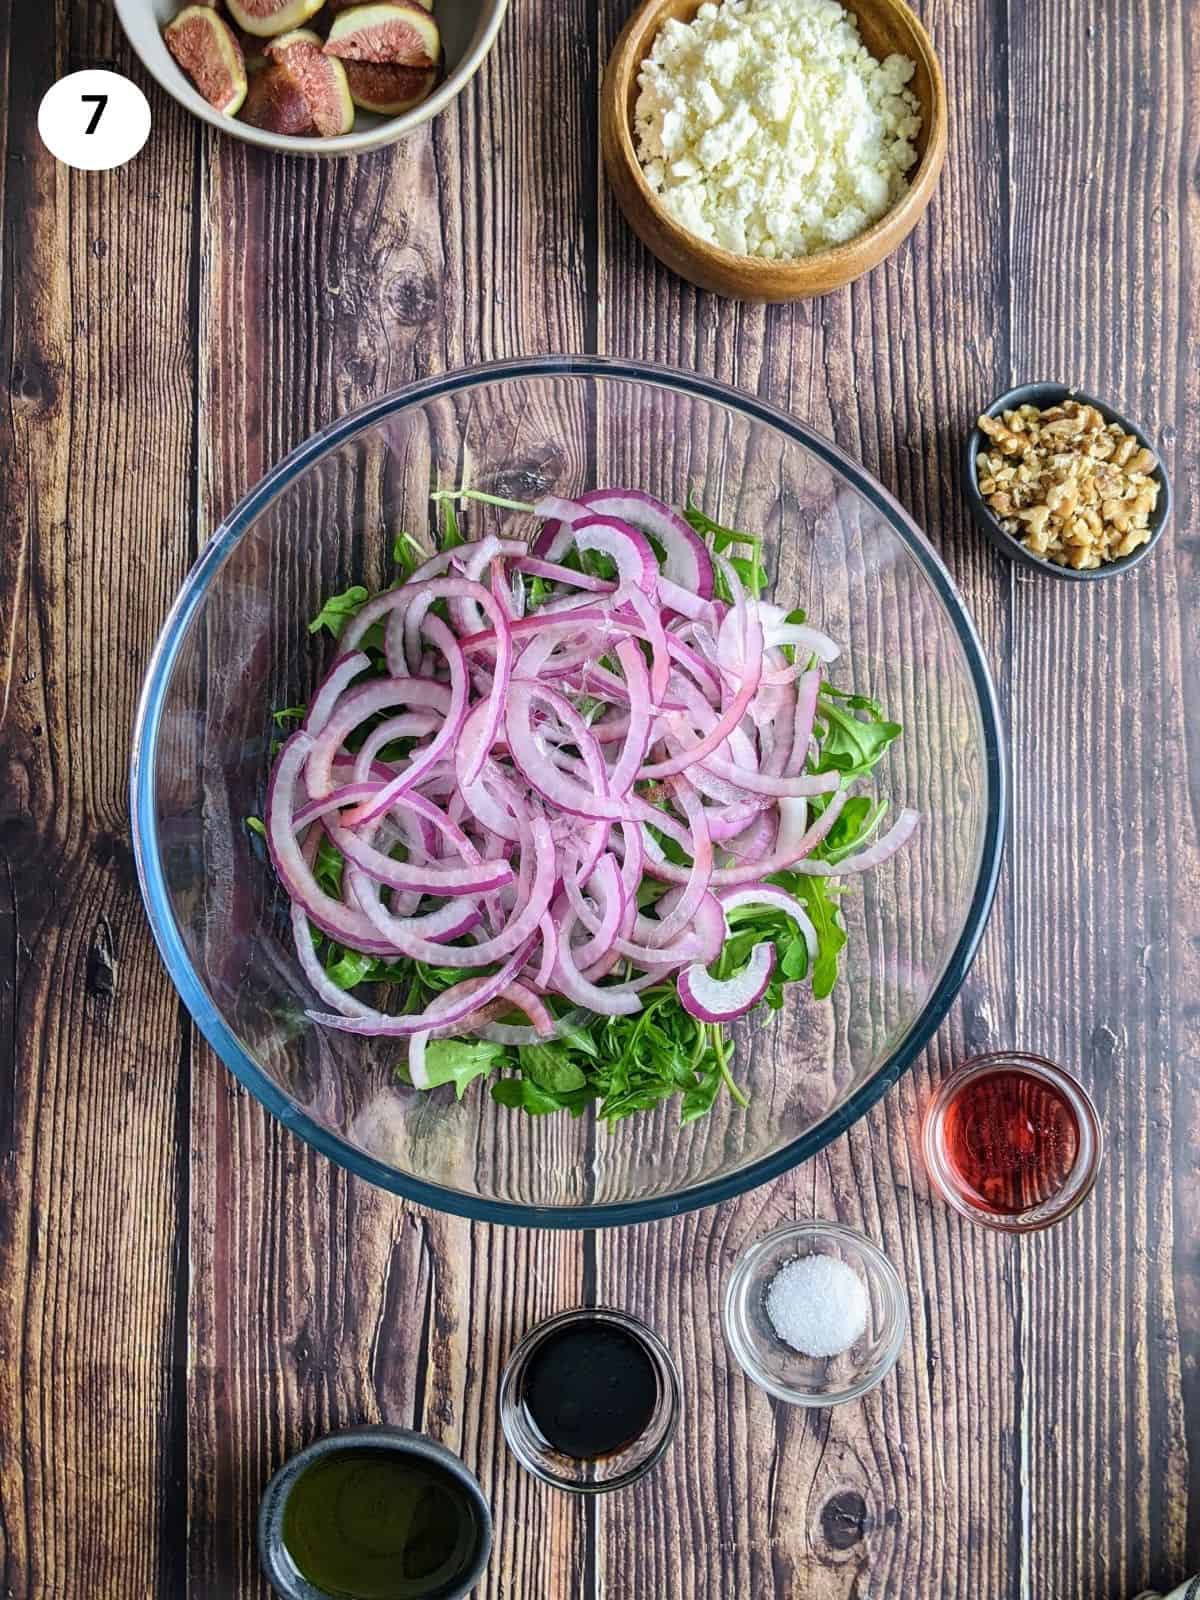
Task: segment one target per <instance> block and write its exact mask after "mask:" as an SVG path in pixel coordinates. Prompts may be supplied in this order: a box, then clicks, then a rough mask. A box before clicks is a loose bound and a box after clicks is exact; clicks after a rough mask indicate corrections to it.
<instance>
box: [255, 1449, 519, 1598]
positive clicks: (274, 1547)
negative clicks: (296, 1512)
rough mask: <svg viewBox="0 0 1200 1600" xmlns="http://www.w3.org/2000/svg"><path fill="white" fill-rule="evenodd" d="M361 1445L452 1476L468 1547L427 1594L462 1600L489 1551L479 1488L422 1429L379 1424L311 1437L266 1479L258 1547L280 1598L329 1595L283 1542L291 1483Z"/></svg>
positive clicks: (487, 1516) (488, 1523) (488, 1524)
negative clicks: (450, 1574)
mask: <svg viewBox="0 0 1200 1600" xmlns="http://www.w3.org/2000/svg"><path fill="white" fill-rule="evenodd" d="M363 1450H372V1451H373V1450H380V1451H387V1452H390V1453H391V1454H393V1455H398V1456H400V1457H401V1458H403V1459H406V1460H408V1461H410V1462H411V1461H414V1460H415V1461H417V1462H424V1463H428V1465H429V1466H430V1467H432V1468H436V1469H440V1471H441V1472H443V1473H445V1474H446V1475H447V1476H448V1477H450V1478H452V1479H453V1480H454V1482H455V1484H456V1485H457V1486H458V1488H459V1489H461V1491H462V1494H463V1497H464V1499H465V1501H466V1502H467V1503H468V1504H469V1505H470V1508H471V1512H472V1515H473V1520H474V1548H473V1550H472V1551H471V1553H470V1555H469V1557H468V1558H467V1559H466V1560H465V1561H464V1562H463V1564H462V1569H461V1572H459V1573H456V1575H455V1578H454V1580H453V1581H452V1582H441V1583H438V1584H437V1585H436V1586H435V1587H434V1588H432V1589H430V1590H429V1591H428V1593H429V1600H462V1597H463V1596H465V1595H468V1594H470V1592H471V1590H472V1589H473V1588H474V1587H475V1585H476V1584H477V1583H478V1582H479V1579H480V1577H481V1575H482V1573H483V1569H484V1567H486V1566H487V1561H488V1556H489V1555H490V1554H491V1550H492V1514H491V1510H490V1508H489V1506H488V1503H487V1501H486V1500H485V1499H484V1495H483V1490H482V1489H481V1488H480V1487H479V1484H478V1483H477V1482H476V1481H475V1478H474V1477H473V1476H472V1474H471V1473H470V1472H469V1471H468V1470H467V1468H466V1467H465V1466H464V1465H463V1463H462V1462H461V1461H460V1460H459V1458H458V1457H457V1456H456V1455H454V1454H453V1453H452V1452H451V1451H449V1450H447V1449H446V1448H445V1446H444V1445H440V1444H438V1443H437V1442H436V1440H434V1439H427V1438H426V1437H425V1436H424V1434H420V1433H412V1432H410V1431H409V1430H408V1429H407V1428H393V1427H388V1426H387V1425H385V1424H378V1425H375V1426H364V1427H361V1428H347V1429H346V1430H345V1431H344V1432H342V1433H331V1434H329V1435H327V1436H326V1437H325V1438H324V1439H318V1440H316V1442H315V1443H313V1444H310V1445H309V1446H308V1447H307V1449H304V1450H301V1451H300V1452H299V1454H298V1455H294V1456H292V1457H291V1459H290V1460H288V1461H285V1462H284V1464H283V1466H282V1467H280V1469H279V1471H278V1472H277V1473H276V1474H275V1476H274V1477H273V1478H272V1479H271V1481H270V1483H268V1485H267V1487H266V1489H265V1490H264V1491H263V1497H262V1501H261V1503H260V1505H259V1510H258V1552H259V1558H260V1559H261V1561H262V1566H263V1571H264V1572H265V1574H266V1576H267V1579H268V1580H269V1582H270V1584H271V1587H272V1588H273V1589H274V1591H275V1593H276V1594H277V1595H280V1596H281V1597H282V1600H334V1597H333V1595H332V1594H331V1593H330V1591H329V1590H326V1589H322V1588H318V1587H317V1586H316V1585H315V1584H313V1583H310V1582H309V1580H308V1579H307V1578H306V1577H304V1575H303V1574H302V1573H301V1572H300V1571H299V1570H298V1569H297V1567H296V1564H295V1562H294V1561H293V1560H292V1558H291V1556H290V1554H289V1553H288V1549H287V1545H286V1543H285V1542H284V1513H285V1511H286V1509H287V1503H288V1498H289V1496H290V1494H291V1492H292V1490H293V1488H294V1487H295V1485H296V1484H297V1482H298V1481H299V1480H300V1478H301V1477H302V1476H303V1475H304V1473H305V1472H306V1471H307V1470H308V1468H309V1467H311V1466H312V1465H313V1464H314V1463H315V1462H319V1461H321V1460H323V1459H326V1458H328V1457H330V1456H333V1455H336V1454H339V1453H347V1452H349V1453H361V1452H362V1451H363ZM343 1592H344V1591H343Z"/></svg>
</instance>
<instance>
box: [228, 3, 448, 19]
mask: <svg viewBox="0 0 1200 1600" xmlns="http://www.w3.org/2000/svg"><path fill="white" fill-rule="evenodd" d="M214 3H215V0H214ZM363 4H365V0H325V10H326V11H327V12H328V13H329V15H330V16H331V17H336V16H337V14H338V12H339V11H348V10H349V9H350V7H351V6H361V5H363ZM419 4H420V5H421V6H422V7H423V8H424V9H425V10H426V11H432V10H433V0H419Z"/></svg>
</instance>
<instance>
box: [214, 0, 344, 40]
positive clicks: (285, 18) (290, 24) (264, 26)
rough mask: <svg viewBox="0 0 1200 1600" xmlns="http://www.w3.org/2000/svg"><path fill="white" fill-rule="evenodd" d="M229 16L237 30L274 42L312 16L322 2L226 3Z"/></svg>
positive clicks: (260, 0) (230, 0) (262, 0)
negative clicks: (277, 35) (241, 29)
mask: <svg viewBox="0 0 1200 1600" xmlns="http://www.w3.org/2000/svg"><path fill="white" fill-rule="evenodd" d="M225 3H226V4H227V5H228V7H229V14H230V16H231V17H232V18H233V20H234V21H235V22H236V23H237V25H238V27H239V28H245V30H246V32H247V33H252V34H254V36H255V38H258V39H273V38H274V37H275V36H276V34H280V33H290V32H291V31H292V29H293V28H301V27H303V26H304V24H305V23H306V22H307V21H308V19H309V17H315V16H316V14H317V12H318V11H320V9H321V6H322V5H323V4H324V0H225Z"/></svg>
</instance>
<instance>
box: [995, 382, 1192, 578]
mask: <svg viewBox="0 0 1200 1600" xmlns="http://www.w3.org/2000/svg"><path fill="white" fill-rule="evenodd" d="M1064 400H1080V401H1082V402H1083V404H1084V405H1089V406H1095V408H1096V410H1097V411H1098V412H1099V413H1100V415H1101V416H1102V417H1103V418H1104V420H1105V421H1106V422H1116V423H1119V424H1120V425H1121V427H1122V428H1124V430H1125V432H1126V433H1131V434H1133V436H1134V438H1135V439H1136V440H1137V441H1138V443H1139V444H1141V445H1144V446H1145V447H1146V449H1147V450H1149V451H1150V452H1151V454H1152V455H1153V456H1154V459H1155V462H1156V463H1157V468H1156V470H1157V473H1158V477H1159V480H1160V482H1161V483H1162V488H1161V490H1160V491H1159V496H1158V504H1157V505H1156V506H1155V508H1154V511H1153V513H1152V514H1151V517H1150V537H1149V539H1147V540H1146V543H1145V544H1143V545H1140V546H1139V547H1138V549H1136V550H1134V551H1133V553H1132V554H1131V555H1127V556H1121V557H1120V558H1119V559H1118V560H1116V561H1106V562H1105V563H1104V565H1103V566H1100V567H1086V568H1084V569H1083V570H1082V571H1076V569H1075V568H1074V567H1060V566H1059V565H1058V563H1057V562H1056V561H1047V560H1046V558H1045V557H1044V556H1037V555H1034V553H1033V552H1032V550H1027V549H1026V548H1025V546H1024V545H1023V544H1022V543H1021V542H1020V540H1019V539H1016V538H1014V537H1013V535H1012V534H1011V533H1005V531H1004V529H1003V528H1002V527H1001V526H1000V523H999V521H998V520H997V518H996V516H995V514H994V513H993V512H992V510H991V509H990V508H989V506H988V504H987V501H986V500H985V499H984V498H983V496H982V495H981V494H980V492H979V479H978V477H977V475H976V472H975V458H976V456H977V455H978V454H979V452H980V450H982V449H983V448H984V447H985V443H986V441H985V438H984V435H983V433H982V432H981V430H980V429H979V428H978V427H974V428H972V429H971V432H970V433H969V434H968V436H967V447H966V459H965V463H964V465H965V473H964V480H965V481H964V486H965V488H966V492H967V500H968V502H969V504H970V507H971V514H972V516H973V517H974V518H975V521H976V522H977V523H978V524H979V527H980V529H981V531H982V532H983V533H984V534H985V535H986V536H987V538H988V539H989V540H990V541H991V543H992V544H993V545H995V547H996V549H997V550H999V552H1000V554H1001V555H1002V556H1007V557H1008V558H1009V560H1010V561H1016V562H1018V563H1019V564H1020V565H1021V566H1023V567H1028V568H1029V570H1030V571H1031V572H1044V573H1047V574H1048V575H1049V576H1050V577H1052V578H1066V579H1068V580H1070V581H1073V582H1080V581H1082V582H1085V583H1090V582H1091V581H1092V580H1093V579H1095V578H1115V577H1119V576H1120V574H1121V573H1122V572H1128V571H1129V569H1130V567H1136V566H1137V564H1138V562H1139V561H1144V560H1145V559H1146V557H1147V556H1148V555H1149V554H1150V552H1151V550H1153V549H1154V546H1155V545H1156V544H1157V543H1158V541H1159V539H1160V538H1161V537H1162V532H1163V529H1164V528H1165V527H1166V525H1167V523H1168V521H1169V520H1170V516H1171V480H1170V478H1168V476H1167V469H1166V467H1165V465H1164V464H1163V459H1162V456H1161V454H1160V453H1159V449H1158V446H1157V445H1156V444H1155V443H1154V440H1153V439H1151V438H1150V436H1149V435H1148V434H1147V433H1146V430H1145V429H1144V428H1141V427H1139V426H1138V424H1137V423H1136V422H1132V421H1131V420H1130V419H1129V418H1128V417H1125V416H1122V415H1121V413H1120V412H1119V411H1115V410H1114V409H1113V407H1112V406H1110V405H1107V404H1106V403H1105V402H1104V401H1103V400H1097V399H1096V397H1095V396H1094V395H1090V394H1085V393H1084V392H1083V390H1082V389H1073V388H1071V387H1070V385H1069V384H1065V383H1026V384H1022V386H1021V387H1020V388H1019V389H1010V390H1009V391H1008V393H1007V394H1002V395H1001V396H1000V397H999V399H998V400H993V401H992V403H991V405H990V406H988V408H987V415H988V416H989V417H998V416H999V415H1000V413H1001V412H1002V411H1015V410H1016V409H1017V407H1018V406H1038V407H1039V408H1041V409H1042V410H1047V409H1048V408H1049V407H1050V406H1055V405H1059V404H1061V402H1062V401H1064Z"/></svg>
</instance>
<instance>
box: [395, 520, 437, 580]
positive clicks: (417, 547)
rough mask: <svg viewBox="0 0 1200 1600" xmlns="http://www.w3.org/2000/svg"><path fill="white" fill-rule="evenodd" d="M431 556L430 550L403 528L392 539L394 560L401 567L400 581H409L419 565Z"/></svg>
mask: <svg viewBox="0 0 1200 1600" xmlns="http://www.w3.org/2000/svg"><path fill="white" fill-rule="evenodd" d="M428 558H429V552H428V551H427V550H426V549H425V548H424V546H423V545H422V544H421V542H420V540H418V539H414V538H413V536H412V534H411V533H407V532H406V531H405V530H404V529H403V528H401V530H400V532H399V533H398V534H397V535H396V537H395V538H394V539H393V540H392V560H393V561H394V562H395V564H396V565H397V566H398V567H399V568H400V582H401V583H407V582H408V580H409V578H411V577H412V575H413V573H414V572H415V571H416V570H417V568H418V567H420V566H423V565H424V564H425V562H426V561H427V560H428Z"/></svg>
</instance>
